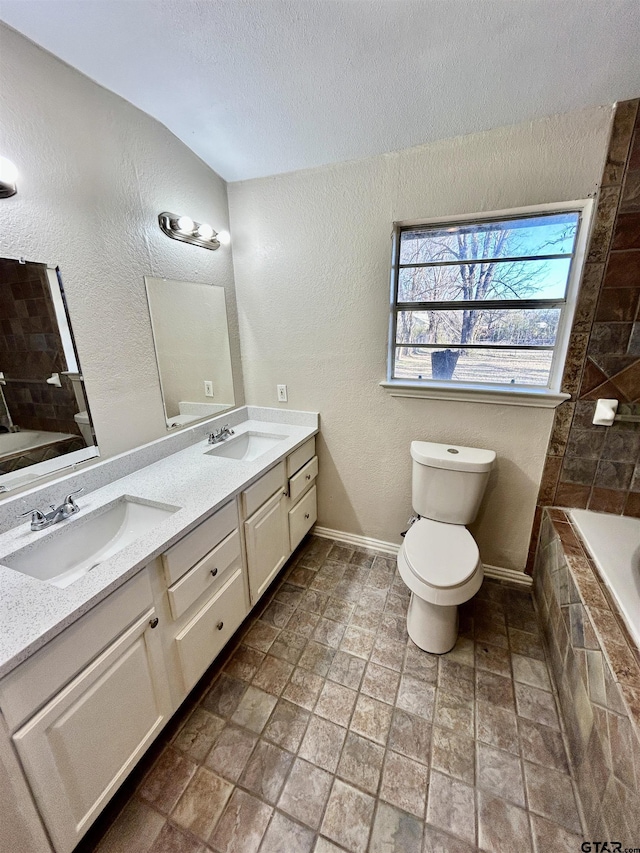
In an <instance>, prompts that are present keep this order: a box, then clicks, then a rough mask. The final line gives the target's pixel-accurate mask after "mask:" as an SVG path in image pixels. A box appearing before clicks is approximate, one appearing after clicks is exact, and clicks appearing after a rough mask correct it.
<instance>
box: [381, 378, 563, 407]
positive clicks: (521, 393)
mask: <svg viewBox="0 0 640 853" xmlns="http://www.w3.org/2000/svg"><path fill="white" fill-rule="evenodd" d="M380 385H381V387H382V388H384V390H385V391H386V392H387V393H388V394H390V395H391V396H392V397H421V398H424V399H427V400H452V401H455V402H458V403H492V404H495V405H499V406H525V407H530V408H535V409H555V408H556V407H557V406H559V405H560V404H561V403H564V401H565V400H569V399H570V397H571V395H570V394H565V393H564V392H561V391H560V392H559V391H547V390H542V389H535V390H534V389H526V388H517V389H516V388H513V389H512V388H509V389H506V388H502V387H499V386H495V385H482V386H476V385H458V384H456V385H426V384H424V383H422V382H420V383H418V382H407V381H404V380H401V379H391V380H389V381H387V382H381V383H380Z"/></svg>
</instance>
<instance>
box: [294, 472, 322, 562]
mask: <svg viewBox="0 0 640 853" xmlns="http://www.w3.org/2000/svg"><path fill="white" fill-rule="evenodd" d="M317 519H318V507H317V503H316V487H315V486H312V487H311V488H310V489H309V491H308V492H307V494H306V495H305V496H304V497H303V498H301V499H300V501H299V502H298V503H297V504H296V505H295V506H294V508H293V509H292V510H289V544H290V546H291V550H292V551H295V549H296V548H297V547H298V545H299V544H300V542H301V541H302V537H303V536H304V535H305V533H308V532H309V530H311V528H312V527H313V525H314V524H315V523H316V521H317Z"/></svg>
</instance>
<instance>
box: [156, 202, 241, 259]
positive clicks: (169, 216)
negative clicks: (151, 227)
mask: <svg viewBox="0 0 640 853" xmlns="http://www.w3.org/2000/svg"><path fill="white" fill-rule="evenodd" d="M158 224H159V225H160V228H161V229H162V230H163V231H164V233H165V234H166V235H167V236H168V237H171V238H172V239H173V240H182V242H183V243H193V245H194V246H202V248H203V249H212V250H215V249H219V248H220V246H226V245H228V244H229V243H230V241H231V238H230V236H229V232H228V231H220V232H219V233H218V232H217V231H214V230H213V228H212V227H211V226H210V225H207V223H206V222H194V221H193V219H191V218H190V217H189V216H178V214H177V213H167V212H166V211H165V213H161V214H160V215H159V216H158Z"/></svg>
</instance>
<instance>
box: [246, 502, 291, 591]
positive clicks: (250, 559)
mask: <svg viewBox="0 0 640 853" xmlns="http://www.w3.org/2000/svg"><path fill="white" fill-rule="evenodd" d="M244 532H245V542H246V546H247V565H248V568H249V591H250V593H251V604H255V603H256V601H257V600H258V599H259V598H260V596H261V595H262V593H263V592H264V591H265V589H266V588H267V587H268V586H269V584H270V583H271V581H272V580H273V578H274V577H275V575H276V574H277V573H278V572H279V571H280V569H281V568H282V567H283V566H284V564H285V562H286V560H287V558H288V556H289V553H290V552H289V530H288V524H287V511H286V495H285V494H283V493H278V494H277V495H274V496H273V497H272V498H271V500H268V501H267V502H266V503H265V504H263V506H261V507H260V509H259V510H258V511H257V512H256V513H254V515H252V516H251V518H249V519H248V520H247V521H245V523H244Z"/></svg>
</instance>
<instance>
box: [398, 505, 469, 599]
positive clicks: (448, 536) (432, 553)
mask: <svg viewBox="0 0 640 853" xmlns="http://www.w3.org/2000/svg"><path fill="white" fill-rule="evenodd" d="M402 550H403V553H404V559H405V561H406V564H407V567H408V568H409V569H410V571H411V573H412V574H413V575H414V576H415V577H416V578H417V579H418V580H420V581H421V582H422V583H424V584H427V586H430V587H433V588H435V589H443V590H444V589H455V588H456V587H459V586H462V585H463V584H465V583H466V582H467V581H468V580H469V579H470V578H471V577H472V575H473V574H474V572H475V571H476V570H477V568H478V564H479V562H480V552H479V551H478V546H477V545H476V542H475V540H474V538H473V536H472V535H471V534H470V533H469V531H468V530H467V528H466V527H463V526H462V525H461V524H445V523H444V522H442V521H433V520H432V519H430V518H421V519H420V520H419V521H416V522H415V523H414V524H413V525H412V526H411V527H410V528H409V530H408V531H407V535H406V536H405V538H404V544H403V547H402Z"/></svg>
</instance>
